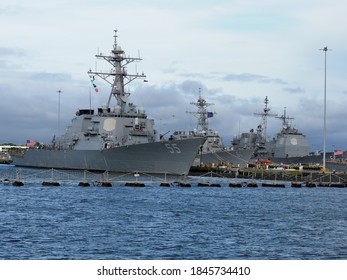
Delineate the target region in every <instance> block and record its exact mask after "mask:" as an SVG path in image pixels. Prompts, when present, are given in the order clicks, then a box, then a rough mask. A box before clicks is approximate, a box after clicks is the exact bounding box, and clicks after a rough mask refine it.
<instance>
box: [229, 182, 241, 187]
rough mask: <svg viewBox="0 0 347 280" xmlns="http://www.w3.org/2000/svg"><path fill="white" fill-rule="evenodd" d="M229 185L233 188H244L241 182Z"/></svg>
mask: <svg viewBox="0 0 347 280" xmlns="http://www.w3.org/2000/svg"><path fill="white" fill-rule="evenodd" d="M229 187H231V188H242V184H241V183H229Z"/></svg>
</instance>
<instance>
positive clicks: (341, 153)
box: [334, 150, 343, 156]
mask: <svg viewBox="0 0 347 280" xmlns="http://www.w3.org/2000/svg"><path fill="white" fill-rule="evenodd" d="M342 155H343V151H342V150H335V152H334V156H342Z"/></svg>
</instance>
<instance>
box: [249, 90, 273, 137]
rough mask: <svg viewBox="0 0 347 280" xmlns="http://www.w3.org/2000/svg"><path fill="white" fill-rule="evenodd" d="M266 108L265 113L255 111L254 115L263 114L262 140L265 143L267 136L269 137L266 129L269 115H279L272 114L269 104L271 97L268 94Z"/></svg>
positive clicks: (261, 125)
mask: <svg viewBox="0 0 347 280" xmlns="http://www.w3.org/2000/svg"><path fill="white" fill-rule="evenodd" d="M264 104H265V106H264V110H263V113H254V115H256V116H261V124H260V129H261V133H260V135H261V140H262V141H261V142H263V143H264V144H265V143H266V137H267V134H266V131H267V118H268V117H277V114H270V113H269V112H270V108H269V107H268V104H269V99H268V97H267V96H266V97H265V99H264Z"/></svg>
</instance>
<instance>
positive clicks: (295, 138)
mask: <svg viewBox="0 0 347 280" xmlns="http://www.w3.org/2000/svg"><path fill="white" fill-rule="evenodd" d="M264 103H265V107H264V110H263V113H255V114H256V115H259V116H261V117H262V122H261V124H260V125H259V126H258V127H257V131H256V132H254V130H253V129H252V130H251V131H250V132H248V133H242V134H241V135H240V136H237V137H235V138H234V139H233V142H232V144H233V146H234V147H236V148H238V149H240V148H241V149H254V155H253V159H271V160H272V161H274V162H277V163H295V162H298V163H299V162H302V163H303V162H305V161H306V160H308V161H312V162H316V161H317V159H318V158H319V157H314V156H309V143H308V141H307V138H306V135H304V134H303V133H301V132H300V131H298V130H297V129H296V128H294V127H293V126H292V125H291V123H290V120H292V119H293V118H289V117H288V116H287V114H286V108H285V109H284V114H283V115H282V116H281V117H278V116H277V114H270V113H269V111H270V108H269V107H268V103H269V100H268V98H267V96H266V98H265V101H264ZM269 116H273V117H276V118H279V119H281V120H282V130H281V131H280V132H279V133H277V134H276V137H275V138H273V139H272V140H267V135H266V130H267V117H269Z"/></svg>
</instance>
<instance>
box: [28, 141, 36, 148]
mask: <svg viewBox="0 0 347 280" xmlns="http://www.w3.org/2000/svg"><path fill="white" fill-rule="evenodd" d="M35 144H36V141H34V140H27V144H26V146H27V147H29V148H32V147H34V146H35Z"/></svg>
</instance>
